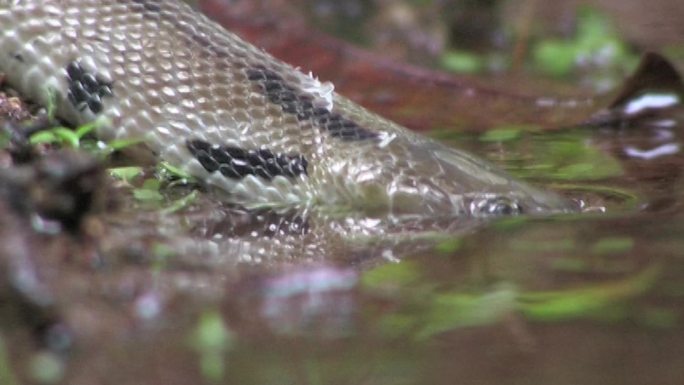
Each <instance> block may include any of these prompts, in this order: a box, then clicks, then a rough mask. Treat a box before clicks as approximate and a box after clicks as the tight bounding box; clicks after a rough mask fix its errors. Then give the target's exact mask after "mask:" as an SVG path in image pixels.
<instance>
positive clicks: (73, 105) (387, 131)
mask: <svg viewBox="0 0 684 385" xmlns="http://www.w3.org/2000/svg"><path fill="white" fill-rule="evenodd" d="M0 25H1V26H2V29H1V30H0V72H2V73H4V74H5V76H6V81H7V82H8V83H9V85H11V86H12V87H13V88H15V89H16V90H17V91H18V92H19V93H20V94H21V95H22V96H25V97H26V98H28V99H29V100H33V101H35V102H37V103H39V104H43V105H50V106H53V108H54V111H55V113H56V115H57V116H58V117H59V118H61V119H62V120H64V121H66V122H68V123H69V124H71V125H73V126H78V125H84V124H94V125H95V126H96V135H97V137H98V138H100V139H102V140H140V141H143V142H144V145H145V146H146V147H147V148H148V149H149V150H150V151H151V152H152V153H153V154H154V155H155V156H156V157H157V158H158V159H159V160H160V161H163V162H167V163H168V164H171V165H173V166H174V167H177V168H179V169H181V170H183V171H184V172H186V173H187V174H189V175H191V176H193V177H195V178H196V179H197V180H199V181H201V182H202V183H205V184H206V185H207V186H213V187H216V188H218V189H219V190H222V191H225V192H226V193H227V194H226V197H227V198H226V199H228V200H229V201H231V202H233V203H236V204H240V205H245V206H247V207H271V206H273V207H298V206H306V207H346V208H349V209H352V210H359V211H362V212H389V213H394V214H396V215H401V214H406V215H419V216H439V217H444V216H449V217H454V218H461V217H490V216H500V215H517V214H531V215H535V214H547V213H556V212H568V211H574V210H575V207H574V203H573V202H571V201H570V200H569V199H567V198H564V197H562V196H560V195H559V194H556V193H553V192H550V191H546V190H544V189H541V188H537V187H533V186H532V185H530V184H528V183H526V182H523V181H519V180H516V179H515V178H513V177H511V176H510V175H509V174H507V173H506V172H504V171H502V170H500V169H499V168H497V167H496V166H494V165H492V164H491V163H489V162H487V161H485V160H482V159H480V158H479V157H477V156H475V155H472V154H470V153H468V152H466V151H462V150H459V149H456V148H453V147H451V146H447V145H445V144H442V143H441V142H439V141H437V140H435V139H432V138H429V137H427V136H424V135H421V134H419V133H416V132H413V131H411V130H409V129H407V128H405V127H402V126H400V125H399V124H396V123H394V122H392V121H390V120H387V119H385V118H382V117H380V116H378V115H377V114H375V113H373V112H370V111H368V110H366V109H365V108H363V107H361V106H359V105H357V104H356V103H354V102H352V101H350V100H349V99H347V98H345V97H343V96H341V95H339V94H337V93H336V92H335V90H334V85H333V84H332V83H330V82H325V81H321V80H319V79H318V78H316V77H315V76H313V75H312V74H311V73H307V72H306V71H302V70H300V69H299V68H294V67H293V66H291V65H288V64H286V63H284V62H282V61H280V60H278V59H276V58H274V57H273V56H271V55H270V54H268V53H267V52H265V51H263V50H261V49H259V48H257V47H255V46H254V45H252V44H250V43H248V42H246V41H244V40H243V39H241V38H240V37H238V36H237V35H235V34H233V33H231V32H229V31H227V30H225V29H224V28H223V27H221V26H220V25H218V24H217V23H215V22H213V21H211V20H210V19H209V18H208V17H207V16H205V15H203V14H201V13H199V12H198V11H196V10H194V9H193V8H192V7H191V6H189V5H187V4H186V3H184V2H182V1H179V0H178V1H177V0H0Z"/></svg>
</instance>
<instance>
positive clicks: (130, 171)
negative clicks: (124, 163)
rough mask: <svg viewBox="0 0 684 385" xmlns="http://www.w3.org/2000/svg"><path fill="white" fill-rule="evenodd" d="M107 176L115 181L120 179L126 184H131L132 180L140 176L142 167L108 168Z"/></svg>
mask: <svg viewBox="0 0 684 385" xmlns="http://www.w3.org/2000/svg"><path fill="white" fill-rule="evenodd" d="M108 171H109V174H110V175H111V176H113V177H114V178H116V179H120V180H123V181H126V182H129V183H130V182H131V181H132V180H133V179H135V178H137V177H138V176H140V175H142V172H143V169H142V167H135V166H132V167H116V168H110V169H109V170H108Z"/></svg>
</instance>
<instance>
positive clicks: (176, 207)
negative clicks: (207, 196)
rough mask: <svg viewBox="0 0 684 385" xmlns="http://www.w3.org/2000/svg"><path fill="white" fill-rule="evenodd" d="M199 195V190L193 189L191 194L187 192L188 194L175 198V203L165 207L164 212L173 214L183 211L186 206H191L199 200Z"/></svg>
mask: <svg viewBox="0 0 684 385" xmlns="http://www.w3.org/2000/svg"><path fill="white" fill-rule="evenodd" d="M198 196H199V193H198V192H197V190H193V191H192V192H191V193H190V194H187V195H186V196H184V197H182V198H180V199H177V200H175V201H174V202H173V203H171V205H169V206H168V207H166V208H164V209H163V210H162V212H163V213H164V214H172V213H175V212H178V211H181V210H183V209H184V208H186V207H188V206H190V205H191V204H192V203H194V202H195V201H196V200H197V197H198Z"/></svg>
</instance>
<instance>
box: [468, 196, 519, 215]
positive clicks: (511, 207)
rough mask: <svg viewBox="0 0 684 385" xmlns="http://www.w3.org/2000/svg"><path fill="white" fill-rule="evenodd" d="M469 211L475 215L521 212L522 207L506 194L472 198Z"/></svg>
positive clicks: (515, 213) (516, 213) (514, 213)
mask: <svg viewBox="0 0 684 385" xmlns="http://www.w3.org/2000/svg"><path fill="white" fill-rule="evenodd" d="M470 212H471V213H472V215H473V216H476V217H488V216H499V215H518V214H522V212H523V209H522V207H521V206H520V205H519V204H518V202H517V201H516V200H515V199H512V198H509V197H506V196H496V197H488V198H484V199H479V200H473V201H472V202H471V203H470Z"/></svg>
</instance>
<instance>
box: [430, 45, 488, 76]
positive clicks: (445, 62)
mask: <svg viewBox="0 0 684 385" xmlns="http://www.w3.org/2000/svg"><path fill="white" fill-rule="evenodd" d="M441 64H442V67H444V68H445V69H447V70H449V71H453V72H458V73H467V74H472V73H477V72H481V71H482V70H483V69H484V66H485V61H484V60H483V59H482V58H481V57H480V56H478V55H477V54H474V53H472V52H466V51H456V50H452V51H448V52H446V53H445V54H444V55H443V56H442V61H441Z"/></svg>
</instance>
